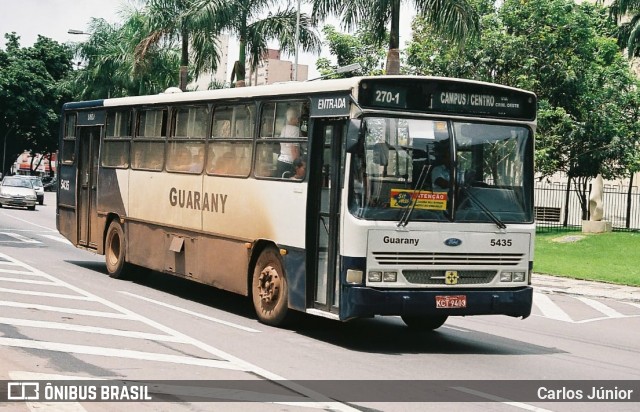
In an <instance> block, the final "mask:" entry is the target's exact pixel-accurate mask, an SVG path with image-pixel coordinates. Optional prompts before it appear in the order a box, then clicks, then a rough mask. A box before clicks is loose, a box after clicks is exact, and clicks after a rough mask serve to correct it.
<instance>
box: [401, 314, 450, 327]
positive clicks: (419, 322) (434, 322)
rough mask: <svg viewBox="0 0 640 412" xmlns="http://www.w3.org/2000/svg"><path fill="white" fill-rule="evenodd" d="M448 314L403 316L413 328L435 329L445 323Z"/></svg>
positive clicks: (404, 320)
mask: <svg viewBox="0 0 640 412" xmlns="http://www.w3.org/2000/svg"><path fill="white" fill-rule="evenodd" d="M447 318H448V316H446V315H440V316H409V315H405V316H402V321H403V322H404V323H405V324H406V325H407V326H408V327H410V328H411V329H415V330H434V329H438V328H439V327H440V326H442V325H444V323H445V322H446V321H447Z"/></svg>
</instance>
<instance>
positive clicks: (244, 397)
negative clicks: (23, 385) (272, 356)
mask: <svg viewBox="0 0 640 412" xmlns="http://www.w3.org/2000/svg"><path fill="white" fill-rule="evenodd" d="M9 378H10V379H12V380H16V381H102V382H108V381H109V380H110V379H105V378H92V377H85V376H78V375H57V374H51V373H36V372H26V371H9ZM121 381H122V379H118V380H117V382H118V383H120V382H121ZM141 383H143V382H141ZM151 387H152V389H153V390H160V391H163V392H164V393H170V394H173V395H176V396H197V397H198V398H202V397H203V395H204V396H206V397H207V398H209V399H211V400H231V399H234V400H238V401H255V402H262V403H272V404H279V405H288V406H300V407H305V408H318V409H321V408H324V406H325V405H322V404H318V403H315V402H305V401H299V399H300V397H297V396H291V399H292V401H289V402H288V401H279V402H269V401H266V402H265V401H264V399H268V396H269V394H266V393H264V392H259V393H256V392H251V391H243V390H238V389H222V388H219V389H218V388H211V387H210V386H207V387H198V386H182V385H177V384H176V385H160V384H157V383H155V382H152V385H151ZM276 396H277V397H278V399H283V395H281V394H280V395H276ZM28 404H29V403H27V405H28ZM33 404H34V406H35V407H33V408H32V407H30V408H31V410H33V411H41V410H42V409H43V407H44V410H46V411H47V412H49V411H54V412H66V409H55V406H59V405H67V404H70V402H64V403H61V402H55V403H53V402H50V403H49V402H38V403H35V402H34V403H33ZM49 405H52V406H54V408H50V407H49ZM78 406H80V405H79V404H78ZM72 411H74V412H75V411H78V412H80V411H84V409H72Z"/></svg>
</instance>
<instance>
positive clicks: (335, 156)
mask: <svg viewBox="0 0 640 412" xmlns="http://www.w3.org/2000/svg"><path fill="white" fill-rule="evenodd" d="M342 130H343V125H342V123H341V122H337V121H316V128H315V130H314V131H315V133H314V136H317V137H319V138H316V139H314V143H313V144H314V149H315V150H314V153H320V154H321V155H322V158H321V159H319V160H316V161H317V163H314V166H313V167H314V168H317V169H316V170H315V171H316V174H315V176H316V180H315V182H317V184H314V185H312V186H310V187H317V188H318V191H319V193H317V194H316V195H317V196H318V202H317V204H318V211H317V220H316V221H315V228H314V229H315V230H314V231H313V232H314V233H315V239H314V243H315V245H314V246H315V247H314V248H313V249H312V250H315V251H316V262H317V265H316V268H315V269H316V270H315V271H314V273H315V279H314V280H315V288H314V289H315V293H314V308H316V309H320V310H323V311H330V312H334V313H337V312H338V302H339V300H338V291H339V287H338V286H339V279H338V277H337V274H338V273H340V272H339V270H338V240H339V236H338V228H339V226H338V223H339V221H340V207H339V206H340V204H339V202H340V196H339V188H340V184H339V181H340V171H341V161H342V160H341V159H342V156H341V153H342V150H341V148H342V144H341V142H342Z"/></svg>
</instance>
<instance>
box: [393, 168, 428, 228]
mask: <svg viewBox="0 0 640 412" xmlns="http://www.w3.org/2000/svg"><path fill="white" fill-rule="evenodd" d="M430 170H431V165H429V167H427V165H426V164H424V165H422V170H420V176H418V181H417V182H416V186H415V187H416V189H418V193H415V195H416V198H415V200H414V201H413V202H411V204H410V205H407V206H405V208H404V210H403V212H402V216H400V220H399V221H398V224H397V225H396V226H397V227H405V226H407V224H408V223H409V219H410V218H411V214H412V213H413V209H415V208H416V203H418V199H419V198H420V195H421V194H422V187H423V186H424V182H425V181H426V180H427V176H428V175H429V171H430ZM412 197H413V196H412Z"/></svg>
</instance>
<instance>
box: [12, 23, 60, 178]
mask: <svg viewBox="0 0 640 412" xmlns="http://www.w3.org/2000/svg"><path fill="white" fill-rule="evenodd" d="M5 38H6V39H7V43H6V49H5V51H2V50H0V139H2V142H1V143H2V150H3V155H2V156H3V164H2V165H1V166H2V172H3V173H6V171H7V170H8V168H9V165H10V164H11V163H13V161H14V160H15V158H16V157H17V155H18V154H20V153H22V152H23V150H25V149H28V150H31V151H32V152H33V153H36V152H39V153H43V154H47V153H50V152H53V151H55V150H56V147H57V137H58V127H59V113H60V110H61V107H62V103H63V101H65V100H67V99H68V97H69V95H70V93H69V91H68V90H66V89H65V87H64V81H63V80H64V79H65V78H66V77H67V76H68V75H69V73H70V71H71V58H72V52H71V50H70V49H69V48H68V47H67V46H65V45H61V44H59V43H57V42H55V41H53V40H51V39H49V38H46V37H42V36H38V39H37V40H36V42H35V43H34V45H33V46H32V47H26V48H21V47H20V43H19V39H20V38H19V37H18V36H17V35H16V34H15V33H11V34H5ZM37 166H38V165H37V164H35V165H33V164H32V171H33V170H35V169H36V168H37Z"/></svg>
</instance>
